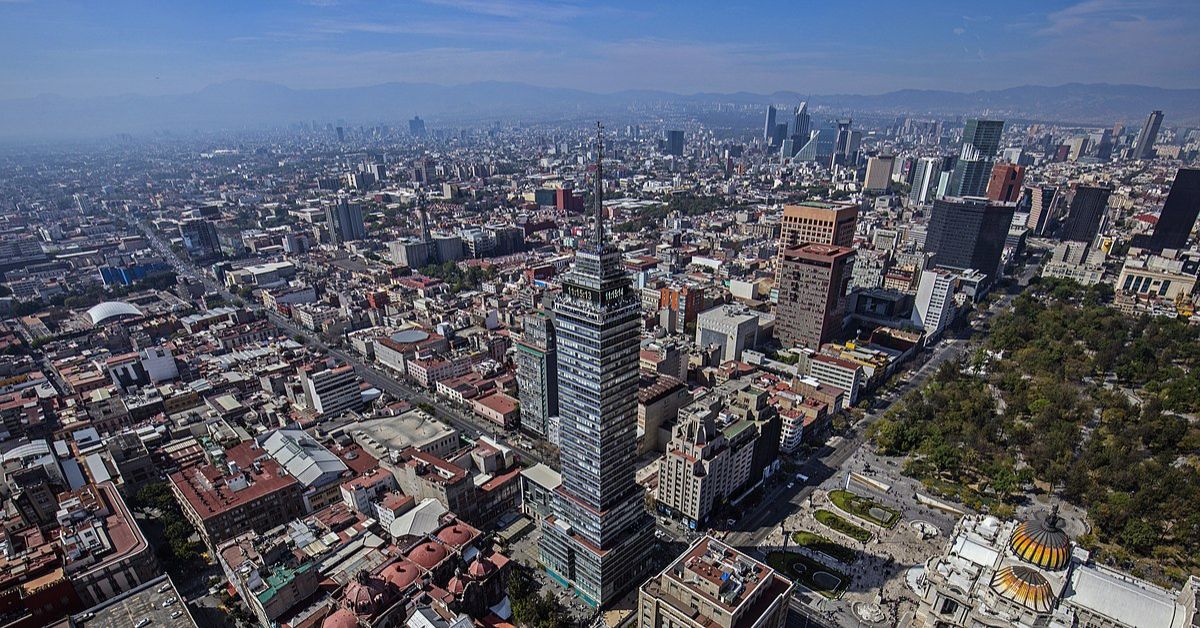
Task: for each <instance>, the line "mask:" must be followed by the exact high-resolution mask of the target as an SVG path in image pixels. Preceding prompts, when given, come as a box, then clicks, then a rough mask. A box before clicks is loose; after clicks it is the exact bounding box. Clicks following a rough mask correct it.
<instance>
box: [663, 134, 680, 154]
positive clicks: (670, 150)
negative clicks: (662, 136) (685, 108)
mask: <svg viewBox="0 0 1200 628" xmlns="http://www.w3.org/2000/svg"><path fill="white" fill-rule="evenodd" d="M664 150H665V152H666V154H668V155H674V156H676V157H683V131H667V138H666V148H665V149H664Z"/></svg>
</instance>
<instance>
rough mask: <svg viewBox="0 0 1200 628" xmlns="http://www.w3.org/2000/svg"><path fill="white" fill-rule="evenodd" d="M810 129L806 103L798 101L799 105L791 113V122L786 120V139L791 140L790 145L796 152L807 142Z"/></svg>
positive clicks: (810, 121)
mask: <svg viewBox="0 0 1200 628" xmlns="http://www.w3.org/2000/svg"><path fill="white" fill-rule="evenodd" d="M811 127H812V118H811V117H810V116H809V115H808V102H807V101H800V105H799V106H797V107H796V110H795V111H793V112H792V118H791V120H788V130H787V133H788V137H789V138H791V140H792V145H793V146H795V147H796V150H800V148H801V147H803V146H804V144H806V143H807V142H808V136H809V133H810V129H811ZM792 154H793V155H794V154H795V153H792Z"/></svg>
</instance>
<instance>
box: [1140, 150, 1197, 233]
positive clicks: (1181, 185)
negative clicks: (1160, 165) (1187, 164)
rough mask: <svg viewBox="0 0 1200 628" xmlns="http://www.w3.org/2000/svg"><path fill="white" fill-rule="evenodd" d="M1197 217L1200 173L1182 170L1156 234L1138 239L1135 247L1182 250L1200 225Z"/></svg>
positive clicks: (1170, 194)
mask: <svg viewBox="0 0 1200 628" xmlns="http://www.w3.org/2000/svg"><path fill="white" fill-rule="evenodd" d="M1197 214H1200V169H1196V168H1180V169H1179V171H1178V172H1176V173H1175V181H1173V182H1172V183H1171V191H1170V192H1167V200H1166V202H1165V203H1163V208H1162V213H1160V214H1159V215H1158V224H1156V225H1155V226H1154V234H1153V235H1151V236H1149V237H1146V236H1144V235H1140V236H1137V237H1135V238H1134V239H1133V245H1134V246H1136V247H1138V248H1143V249H1151V250H1155V251H1161V250H1163V249H1182V248H1183V247H1184V246H1185V245H1187V240H1188V235H1190V234H1191V233H1192V227H1194V226H1195V225H1196V215H1197Z"/></svg>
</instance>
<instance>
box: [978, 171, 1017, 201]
mask: <svg viewBox="0 0 1200 628" xmlns="http://www.w3.org/2000/svg"><path fill="white" fill-rule="evenodd" d="M1024 183H1025V166H1018V165H1016V164H1009V163H1003V164H996V165H995V166H992V177H991V179H989V180H988V185H987V197H988V198H989V199H991V200H993V201H1000V202H1001V203H1015V202H1017V201H1018V200H1020V199H1021V186H1022V185H1023V184H1024Z"/></svg>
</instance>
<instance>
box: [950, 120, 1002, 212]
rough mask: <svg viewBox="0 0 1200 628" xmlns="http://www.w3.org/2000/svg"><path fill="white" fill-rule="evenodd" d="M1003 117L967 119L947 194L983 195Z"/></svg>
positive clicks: (998, 139) (996, 150)
mask: <svg viewBox="0 0 1200 628" xmlns="http://www.w3.org/2000/svg"><path fill="white" fill-rule="evenodd" d="M1003 134H1004V121H1003V120H974V119H971V120H967V123H966V125H964V126H963V138H962V145H961V146H960V147H959V151H958V161H957V163H955V165H954V174H953V176H951V178H950V189H949V190H948V191H947V194H948V195H949V196H985V195H986V194H987V185H988V180H989V179H990V178H991V175H992V163H993V162H994V161H995V159H996V153H997V152H999V151H1000V138H1001V136H1002V135H1003Z"/></svg>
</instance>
